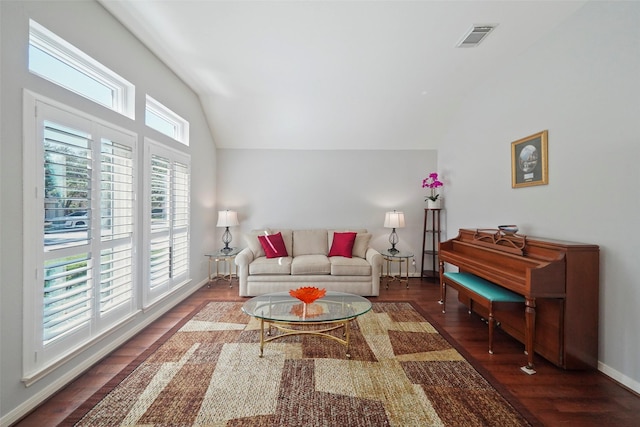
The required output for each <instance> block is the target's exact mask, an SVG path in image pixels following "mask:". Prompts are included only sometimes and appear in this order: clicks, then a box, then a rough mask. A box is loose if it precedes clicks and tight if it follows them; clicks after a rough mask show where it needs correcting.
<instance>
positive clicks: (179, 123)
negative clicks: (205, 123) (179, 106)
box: [144, 94, 189, 147]
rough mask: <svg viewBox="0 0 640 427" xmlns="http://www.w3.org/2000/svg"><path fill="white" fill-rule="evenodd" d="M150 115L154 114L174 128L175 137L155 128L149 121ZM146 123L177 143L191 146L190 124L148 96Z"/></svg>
mask: <svg viewBox="0 0 640 427" xmlns="http://www.w3.org/2000/svg"><path fill="white" fill-rule="evenodd" d="M149 113H152V114H154V115H155V116H157V117H159V118H160V119H162V120H164V121H165V122H166V123H167V124H168V125H170V126H171V127H172V128H173V135H170V134H168V133H166V132H164V130H162V129H160V128H158V127H155V126H153V125H152V123H150V122H149V120H148V114H149ZM144 122H145V125H146V126H147V127H149V128H151V129H154V130H156V131H158V132H160V133H161V134H163V135H166V136H168V137H169V138H172V139H175V140H176V141H178V142H180V143H182V144H184V145H186V146H187V147H188V146H189V122H188V121H187V120H185V119H183V118H182V117H180V116H179V115H178V114H176V113H175V112H173V111H172V110H171V109H169V108H168V107H166V106H165V105H163V104H162V103H161V102H159V101H157V100H156V99H154V98H153V97H151V96H150V95H148V94H147V95H146V101H145V119H144Z"/></svg>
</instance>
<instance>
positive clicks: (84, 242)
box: [23, 97, 136, 377]
mask: <svg viewBox="0 0 640 427" xmlns="http://www.w3.org/2000/svg"><path fill="white" fill-rule="evenodd" d="M25 104H26V105H32V106H33V108H34V110H35V112H36V114H35V116H32V117H30V118H29V119H28V120H31V121H33V132H32V134H29V132H27V135H26V137H28V136H31V138H32V141H31V142H30V143H29V144H25V147H26V148H25V156H24V159H25V160H24V161H25V168H24V169H25V191H24V200H25V217H26V218H25V245H24V248H25V251H26V252H25V257H24V259H25V260H26V261H25V271H29V270H30V269H33V270H35V272H36V274H35V275H34V274H25V277H27V279H26V280H27V282H26V283H25V292H24V315H25V322H24V324H25V329H24V337H25V338H24V355H25V356H24V363H23V365H24V371H25V377H29V374H30V373H33V372H37V371H39V370H43V369H44V368H45V367H47V366H49V365H51V364H52V363H55V362H56V361H57V360H60V359H63V358H64V357H66V356H67V355H70V354H72V353H73V352H74V351H76V350H77V349H79V348H81V347H83V346H84V345H87V344H88V343H89V342H91V341H92V340H94V339H96V338H97V337H98V336H100V335H101V334H102V333H104V332H106V331H107V330H108V329H109V328H111V327H113V326H114V325H117V324H119V323H121V322H122V321H124V320H125V319H126V318H127V317H128V316H129V315H130V314H131V313H132V312H133V311H134V309H135V298H134V281H135V280H134V278H135V272H134V268H133V265H134V257H135V251H134V238H135V233H134V218H135V215H134V213H135V191H134V188H135V179H134V175H135V174H134V164H135V149H136V148H135V147H136V136H135V135H133V134H127V133H125V132H123V131H120V130H116V129H114V128H111V127H107V126H105V125H104V124H102V123H99V122H98V121H97V120H96V119H93V118H91V117H88V116H86V115H83V114H82V113H78V112H75V111H70V110H67V109H65V108H64V107H62V106H61V107H55V106H52V105H50V104H48V103H44V102H41V101H38V100H36V98H35V97H26V98H25ZM27 117H28V115H27ZM28 120H27V122H28ZM31 186H33V187H35V191H34V188H33V187H31ZM43 224H44V226H43ZM35 230H39V233H36V231H35ZM29 277H33V281H31V279H29Z"/></svg>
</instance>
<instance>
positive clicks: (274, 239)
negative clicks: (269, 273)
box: [258, 232, 289, 258]
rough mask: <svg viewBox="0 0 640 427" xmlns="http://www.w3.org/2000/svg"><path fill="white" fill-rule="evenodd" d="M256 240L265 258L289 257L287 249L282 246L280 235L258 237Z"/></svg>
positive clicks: (282, 241)
mask: <svg viewBox="0 0 640 427" xmlns="http://www.w3.org/2000/svg"><path fill="white" fill-rule="evenodd" d="M258 240H259V241H260V244H261V245H262V249H263V250H264V253H265V255H266V256H267V258H280V257H286V256H289V254H288V253H287V248H286V247H285V246H284V240H282V234H281V233H279V232H278V233H276V234H270V235H268V236H258Z"/></svg>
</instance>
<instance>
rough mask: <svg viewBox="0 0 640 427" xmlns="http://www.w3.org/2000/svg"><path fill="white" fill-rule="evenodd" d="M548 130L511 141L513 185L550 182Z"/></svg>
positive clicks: (523, 185)
mask: <svg viewBox="0 0 640 427" xmlns="http://www.w3.org/2000/svg"><path fill="white" fill-rule="evenodd" d="M548 137H549V134H548V131H546V130H543V131H542V132H538V133H535V134H533V135H529V136H527V137H526V138H522V139H519V140H517V141H513V142H512V143H511V187H512V188H520V187H530V186H532V185H546V184H548V183H549V162H548V149H547V141H548Z"/></svg>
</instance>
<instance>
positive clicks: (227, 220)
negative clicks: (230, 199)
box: [216, 210, 240, 253]
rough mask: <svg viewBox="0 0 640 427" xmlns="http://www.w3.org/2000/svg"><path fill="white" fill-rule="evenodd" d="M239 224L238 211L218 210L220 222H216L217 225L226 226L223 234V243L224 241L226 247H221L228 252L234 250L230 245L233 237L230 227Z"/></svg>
mask: <svg viewBox="0 0 640 427" xmlns="http://www.w3.org/2000/svg"><path fill="white" fill-rule="evenodd" d="M239 224H240V223H239V222H238V213H237V212H236V211H230V210H226V211H218V224H216V227H225V230H224V233H223V234H222V243H224V248H222V249H221V251H222V252H225V253H228V252H231V251H232V250H233V248H230V247H229V243H231V239H232V236H231V232H230V231H229V227H234V226H236V225H239Z"/></svg>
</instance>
